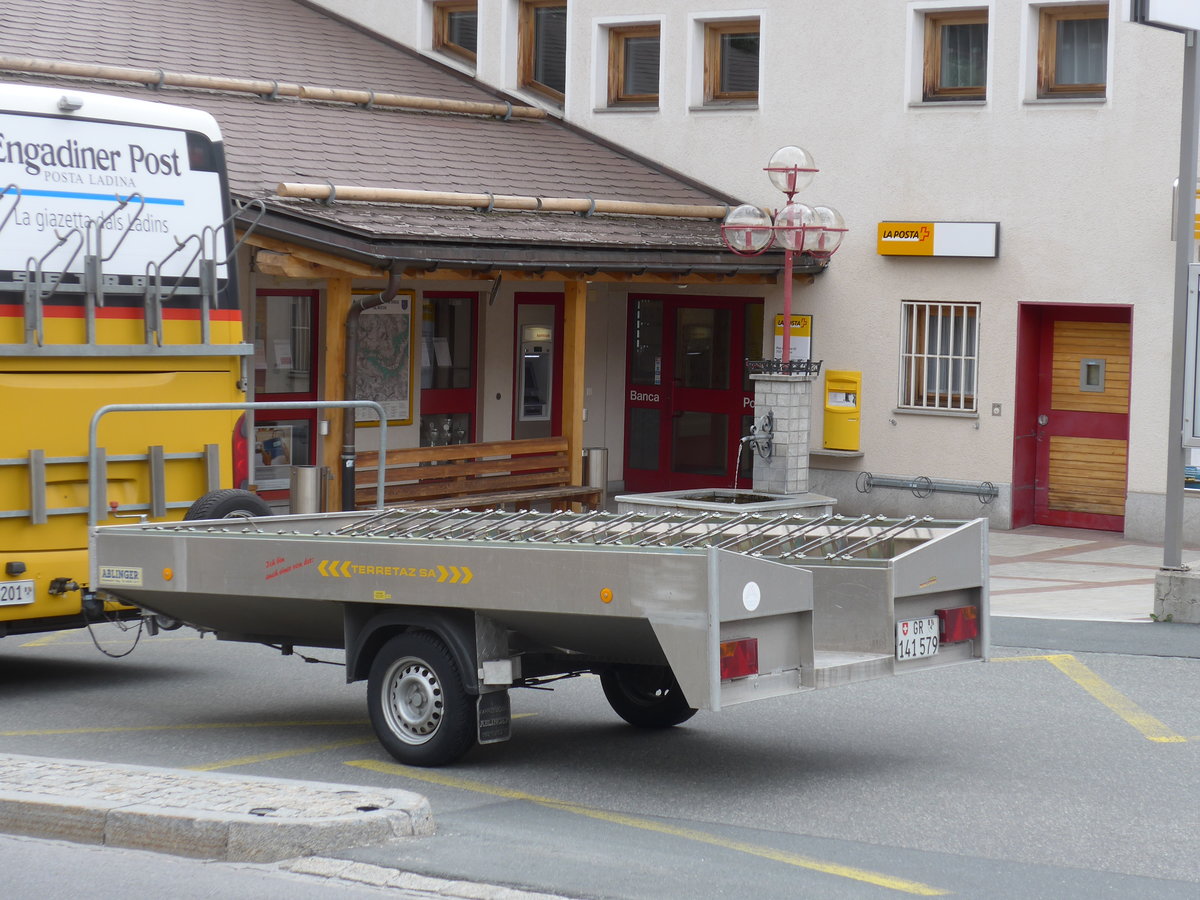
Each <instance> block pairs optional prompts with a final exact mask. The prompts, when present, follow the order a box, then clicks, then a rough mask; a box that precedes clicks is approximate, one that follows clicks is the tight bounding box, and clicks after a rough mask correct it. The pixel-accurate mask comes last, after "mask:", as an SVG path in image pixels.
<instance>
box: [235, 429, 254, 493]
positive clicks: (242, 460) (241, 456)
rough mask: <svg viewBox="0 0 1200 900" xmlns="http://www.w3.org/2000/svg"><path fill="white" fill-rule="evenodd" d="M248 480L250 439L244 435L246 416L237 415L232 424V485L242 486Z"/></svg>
mask: <svg viewBox="0 0 1200 900" xmlns="http://www.w3.org/2000/svg"><path fill="white" fill-rule="evenodd" d="M249 481H250V440H249V439H248V438H247V437H246V417H245V415H241V416H238V420H237V424H236V425H234V426H233V486H234V487H235V488H244V487H245V486H246V485H247V484H248V483H249Z"/></svg>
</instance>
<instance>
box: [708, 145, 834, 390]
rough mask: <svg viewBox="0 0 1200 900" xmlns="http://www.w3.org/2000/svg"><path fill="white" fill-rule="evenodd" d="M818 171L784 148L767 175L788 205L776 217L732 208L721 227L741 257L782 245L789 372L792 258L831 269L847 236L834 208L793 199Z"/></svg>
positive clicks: (785, 366)
mask: <svg viewBox="0 0 1200 900" xmlns="http://www.w3.org/2000/svg"><path fill="white" fill-rule="evenodd" d="M818 171H819V170H818V169H817V167H816V164H815V163H814V162H813V158H812V156H811V155H810V154H809V152H808V151H807V150H805V149H803V148H801V147H793V146H787V147H781V148H780V149H779V150H776V151H775V153H774V154H773V155H772V156H771V159H770V162H768V163H767V168H766V172H767V175H768V177H770V179H771V183H772V184H773V185H775V187H777V188H778V189H779V190H780V191H782V192H783V193H784V194H785V195H786V196H787V201H788V202H787V205H786V206H784V207H783V209H781V210H779V211H778V212H777V213H776V214H775V217H774V219H772V218H771V216H770V215H768V214H767V213H766V211H765V210H762V209H759V208H758V207H757V206H752V205H750V204H748V203H744V204H742V205H741V206H738V207H735V208H734V209H732V210H730V211H729V213H728V214H727V215H726V216H725V220H724V221H723V222H722V223H721V238H722V239H723V240H724V241H725V246H727V247H728V248H729V249H730V250H732V251H733V252H734V253H737V254H738V255H740V256H756V255H758V254H759V253H762V252H763V251H765V250H767V249H768V248H769V247H770V246H771V245H772V244H773V243H775V242H776V241H778V242H779V244H781V245H782V246H783V270H784V271H783V274H784V282H783V321H784V326H783V332H784V340H783V358H782V359H781V360H780V363H781V367H780V368H781V370H782V371H783V372H785V373H786V372H788V370H789V363H790V362H791V344H792V341H791V335H792V268H793V254H795V253H801V254H807V255H808V256H810V257H812V258H813V259H815V260H817V261H818V262H819V263H820V264H821V265H828V263H829V258H830V257H831V256H833V254H834V253H836V252H837V249H838V247H839V246H841V243H842V238H843V237H844V236H845V234H846V223H845V220H844V219H842V216H841V214H840V213H839V212H838V211H837V210H836V209H833V208H832V207H829V206H809V205H808V204H805V203H800V202H799V201H797V200H795V199H793V198H794V197H795V195H796V194H797V193H798V192H800V191H801V190H803V189H804V188H806V187H808V185H809V184H810V183H811V182H812V179H813V176H814V175H815V174H816V173H817V172H818Z"/></svg>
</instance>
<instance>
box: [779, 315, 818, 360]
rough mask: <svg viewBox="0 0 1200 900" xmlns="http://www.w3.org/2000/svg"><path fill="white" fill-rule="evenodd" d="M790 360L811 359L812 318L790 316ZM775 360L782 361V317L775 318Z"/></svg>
mask: <svg viewBox="0 0 1200 900" xmlns="http://www.w3.org/2000/svg"><path fill="white" fill-rule="evenodd" d="M789 330H790V331H791V334H790V335H789V336H788V337H789V339H790V340H791V342H792V343H791V347H789V348H788V356H789V357H790V358H791V359H812V316H792V327H791V328H790V329H789ZM775 358H776V359H783V316H776V317H775Z"/></svg>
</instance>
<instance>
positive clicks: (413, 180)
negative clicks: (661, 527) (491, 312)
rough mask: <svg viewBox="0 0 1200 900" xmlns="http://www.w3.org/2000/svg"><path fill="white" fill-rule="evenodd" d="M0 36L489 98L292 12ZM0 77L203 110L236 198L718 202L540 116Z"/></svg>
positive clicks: (419, 232)
mask: <svg viewBox="0 0 1200 900" xmlns="http://www.w3.org/2000/svg"><path fill="white" fill-rule="evenodd" d="M0 35H2V36H3V38H2V42H0V53H4V54H10V55H24V56H33V57H44V58H47V59H55V60H63V61H69V62H80V63H99V64H106V65H120V66H131V67H137V68H149V69H163V70H167V71H171V72H186V73H193V74H200V75H221V76H238V77H245V78H259V79H266V80H278V81H293V82H300V83H304V84H310V85H321V86H326V87H336V88H353V89H370V90H375V91H389V92H394V93H401V94H413V95H420V96H430V97H442V98H447V99H456V100H477V101H488V102H495V101H496V100H497V99H503V98H498V97H497V95H496V94H495V93H493V92H490V91H488V90H487V89H485V88H484V87H482V86H481V85H479V84H478V83H476V82H475V81H474V80H472V79H470V78H468V77H466V76H464V75H461V74H459V73H457V72H454V71H452V70H449V69H446V68H443V67H441V66H439V65H438V64H436V63H434V62H432V61H430V60H428V59H426V58H424V57H421V56H419V55H417V54H415V53H412V52H410V51H408V50H406V49H404V48H400V47H397V46H396V45H394V44H391V43H389V42H387V41H383V40H381V39H378V38H375V37H373V36H371V35H369V34H366V33H364V32H362V31H359V30H357V29H356V28H354V27H351V26H349V25H347V24H345V23H343V22H340V21H339V20H337V19H335V18H332V17H330V16H327V15H325V14H324V13H322V12H319V11H317V10H314V9H311V8H309V7H307V6H305V5H303V4H302V3H297V2H295V0H252V2H246V0H195V2H192V3H179V2H174V0H88V2H85V3H79V2H78V0H4V3H3V5H2V6H0ZM0 80H9V81H12V80H21V81H32V82H36V83H41V84H46V83H51V84H58V83H63V84H66V83H70V84H72V85H73V86H75V87H76V88H81V89H89V90H100V91H103V92H106V93H115V94H122V95H128V96H135V97H140V98H142V99H150V100H159V101H161V102H165V103H176V104H182V105H186V106H194V107H199V108H202V109H205V110H207V111H209V112H211V113H212V114H213V115H214V116H215V117H216V118H217V121H218V122H219V123H220V125H221V129H222V132H223V134H224V136H225V143H226V154H227V157H228V162H229V176H230V187H231V190H232V191H233V193H234V194H235V195H238V196H241V197H245V198H263V199H270V198H273V194H274V190H275V186H276V184H278V183H279V182H282V181H300V182H315V183H324V182H325V181H329V182H332V183H334V184H350V185H363V186H373V187H401V188H414V189H422V190H437V191H466V192H472V193H487V192H491V193H494V194H520V195H531V196H560V197H563V196H566V197H596V198H605V199H617V200H648V201H654V202H663V203H687V204H695V203H701V204H713V203H716V204H720V203H722V202H725V201H726V199H727V198H724V197H722V196H720V195H718V194H717V193H716V192H714V191H708V190H705V189H703V188H702V187H700V186H698V185H697V184H695V183H692V182H689V181H687V180H686V179H683V178H681V177H678V176H676V175H673V174H671V173H669V172H667V171H664V170H661V169H659V168H656V167H655V166H653V165H652V164H649V163H648V162H646V161H645V160H641V159H639V158H637V157H634V156H632V155H630V154H626V153H623V152H621V151H620V150H619V149H616V148H614V147H611V146H609V145H607V144H605V143H604V142H602V141H600V140H598V139H595V138H592V137H590V136H588V135H585V134H582V133H580V132H579V131H577V130H574V129H572V128H569V127H567V126H565V125H564V124H562V123H561V122H559V121H557V120H556V119H553V118H551V119H545V120H518V119H513V120H509V121H502V120H500V119H497V118H489V117H475V116H462V115H451V114H443V113H429V112H408V111H401V110H396V109H385V108H371V109H368V108H364V107H361V106H354V105H350V104H340V103H326V102H312V101H301V100H295V99H275V100H271V99H265V98H262V97H258V96H256V95H253V94H244V93H232V92H220V91H208V90H197V89H190V88H189V89H183V88H163V89H161V90H155V89H152V88H148V87H145V86H141V85H131V84H126V83H120V82H113V81H96V80H93V79H83V80H79V79H64V78H63V77H61V76H53V77H52V76H43V75H16V74H13V73H10V72H5V71H3V70H0ZM270 205H271V208H272V210H273V212H274V211H277V212H278V213H280V216H273V217H272V221H273V222H274V223H275V224H276V225H277V226H280V223H286V222H288V221H290V220H291V219H292V218H293V217H298V219H300V220H303V221H305V222H307V223H309V224H310V225H320V226H321V227H323V228H327V229H329V230H330V232H331V233H339V232H340V233H343V234H345V235H353V236H355V237H356V238H357V239H359V240H363V241H376V242H389V241H413V240H418V239H419V240H423V241H426V242H433V243H435V244H436V243H437V242H439V241H441V242H455V243H458V242H479V243H489V244H493V245H496V246H502V245H509V246H510V247H511V245H514V244H516V245H524V244H530V243H532V244H537V245H554V246H557V247H559V248H563V249H565V248H570V247H588V248H593V249H595V248H598V247H603V248H605V249H606V250H607V251H610V252H615V251H620V250H622V249H627V250H630V251H637V250H645V249H649V248H656V249H659V250H662V251H668V250H671V249H672V248H678V249H681V250H688V251H693V252H694V251H696V250H705V251H707V252H708V253H710V254H713V255H714V256H715V255H718V254H720V251H721V243H720V237H719V232H718V228H717V225H716V223H715V222H713V221H711V220H686V219H645V218H641V217H631V216H601V215H596V216H591V217H587V218H584V217H580V216H574V215H569V214H547V213H514V212H499V211H494V212H491V213H486V214H485V213H480V212H476V211H472V210H463V209H447V208H433V207H414V206H398V205H385V204H366V203H344V202H340V201H339V202H336V203H334V204H332V205H330V206H325V205H322V204H320V203H316V202H311V201H283V200H280V199H278V198H274V199H270ZM280 227H281V226H280ZM724 256H726V258H727V259H733V257H731V256H730V255H729V254H724Z"/></svg>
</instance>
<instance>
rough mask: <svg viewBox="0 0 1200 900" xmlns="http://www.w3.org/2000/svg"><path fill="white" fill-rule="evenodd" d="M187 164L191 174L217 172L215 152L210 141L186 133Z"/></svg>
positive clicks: (194, 133) (199, 135)
mask: <svg viewBox="0 0 1200 900" xmlns="http://www.w3.org/2000/svg"><path fill="white" fill-rule="evenodd" d="M187 145H188V163H189V164H190V165H191V168H192V171H193V172H219V171H220V170H221V169H220V165H219V163H218V160H217V150H216V148H215V147H214V146H213V143H212V141H210V140H209V139H208V138H206V137H205V136H204V135H202V134H200V133H198V132H195V131H189V132H188V133H187Z"/></svg>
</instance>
